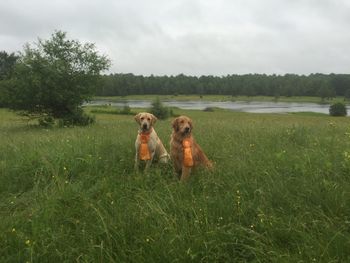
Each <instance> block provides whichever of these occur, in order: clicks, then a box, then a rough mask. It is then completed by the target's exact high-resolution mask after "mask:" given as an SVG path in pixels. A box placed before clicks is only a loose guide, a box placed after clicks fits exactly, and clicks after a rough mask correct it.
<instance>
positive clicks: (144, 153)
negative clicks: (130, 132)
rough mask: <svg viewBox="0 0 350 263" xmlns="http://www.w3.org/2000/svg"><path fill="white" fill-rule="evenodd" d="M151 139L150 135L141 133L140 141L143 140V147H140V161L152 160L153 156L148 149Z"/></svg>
mask: <svg viewBox="0 0 350 263" xmlns="http://www.w3.org/2000/svg"><path fill="white" fill-rule="evenodd" d="M149 138H150V133H140V140H141V145H140V152H139V155H140V160H143V161H146V160H151V154H150V152H149V149H148V141H149Z"/></svg>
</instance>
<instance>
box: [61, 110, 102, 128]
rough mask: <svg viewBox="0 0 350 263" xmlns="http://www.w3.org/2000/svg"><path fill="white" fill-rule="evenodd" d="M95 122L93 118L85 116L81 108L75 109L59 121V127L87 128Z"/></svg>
mask: <svg viewBox="0 0 350 263" xmlns="http://www.w3.org/2000/svg"><path fill="white" fill-rule="evenodd" d="M94 122H95V117H93V116H90V115H88V114H86V113H85V112H84V111H83V110H82V109H81V108H77V109H76V110H74V111H72V112H71V113H69V114H67V115H66V116H64V117H63V118H61V119H60V121H59V126H60V127H64V126H73V125H78V126H87V125H90V124H93V123H94Z"/></svg>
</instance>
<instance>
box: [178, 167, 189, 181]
mask: <svg viewBox="0 0 350 263" xmlns="http://www.w3.org/2000/svg"><path fill="white" fill-rule="evenodd" d="M190 173H191V167H186V166H182V171H181V178H180V180H181V181H186V180H187V179H188V177H189V176H190Z"/></svg>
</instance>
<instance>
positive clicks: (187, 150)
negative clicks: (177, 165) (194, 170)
mask: <svg viewBox="0 0 350 263" xmlns="http://www.w3.org/2000/svg"><path fill="white" fill-rule="evenodd" d="M182 147H183V148H184V161H183V163H184V166H186V167H192V166H193V158H192V141H191V139H184V140H183V141H182Z"/></svg>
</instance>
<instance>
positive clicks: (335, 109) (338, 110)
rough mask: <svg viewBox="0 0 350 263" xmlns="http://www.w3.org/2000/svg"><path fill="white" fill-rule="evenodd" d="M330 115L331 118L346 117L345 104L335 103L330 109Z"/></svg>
mask: <svg viewBox="0 0 350 263" xmlns="http://www.w3.org/2000/svg"><path fill="white" fill-rule="evenodd" d="M329 114H330V115H331V116H346V115H347V110H346V106H345V104H344V103H341V102H338V103H334V104H332V105H331V106H330V107H329Z"/></svg>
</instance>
